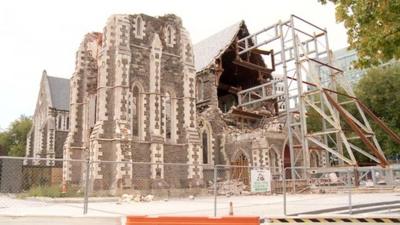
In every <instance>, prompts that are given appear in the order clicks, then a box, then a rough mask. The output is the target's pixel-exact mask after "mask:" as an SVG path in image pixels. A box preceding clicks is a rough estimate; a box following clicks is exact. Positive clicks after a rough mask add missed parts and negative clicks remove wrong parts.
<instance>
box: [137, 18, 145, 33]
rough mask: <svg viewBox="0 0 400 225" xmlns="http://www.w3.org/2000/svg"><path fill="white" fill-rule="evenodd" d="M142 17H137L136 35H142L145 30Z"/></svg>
mask: <svg viewBox="0 0 400 225" xmlns="http://www.w3.org/2000/svg"><path fill="white" fill-rule="evenodd" d="M142 23H143V20H142V17H140V16H138V17H137V19H136V35H137V36H139V37H140V36H142V33H143V30H142Z"/></svg>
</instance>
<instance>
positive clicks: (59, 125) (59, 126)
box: [57, 116, 62, 130]
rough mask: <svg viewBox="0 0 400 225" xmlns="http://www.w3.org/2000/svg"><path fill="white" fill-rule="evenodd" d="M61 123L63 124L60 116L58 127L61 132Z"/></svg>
mask: <svg viewBox="0 0 400 225" xmlns="http://www.w3.org/2000/svg"><path fill="white" fill-rule="evenodd" d="M61 122H62V118H61V116H58V123H57V125H58V129H59V130H61Z"/></svg>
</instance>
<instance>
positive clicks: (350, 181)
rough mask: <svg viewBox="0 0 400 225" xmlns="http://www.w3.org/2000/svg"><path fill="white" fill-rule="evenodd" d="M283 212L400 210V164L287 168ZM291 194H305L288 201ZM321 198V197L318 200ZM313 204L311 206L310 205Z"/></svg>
mask: <svg viewBox="0 0 400 225" xmlns="http://www.w3.org/2000/svg"><path fill="white" fill-rule="evenodd" d="M283 174H284V180H285V182H284V190H283V198H284V202H283V211H284V215H299V214H320V213H348V214H360V213H368V212H374V213H390V212H391V211H392V209H394V210H399V208H400V207H399V205H398V204H399V203H400V197H399V196H398V195H396V194H395V193H396V190H397V189H398V187H400V166H399V165H392V166H391V167H388V168H382V167H377V166H376V167H342V168H340V167H335V168H329V167H328V168H304V167H289V168H285V173H283ZM288 193H290V194H291V195H290V197H291V198H293V196H299V195H301V194H304V195H306V196H305V197H304V198H302V201H296V202H292V203H290V204H289V202H290V200H288V197H287V194H288ZM319 199H320V200H321V201H318V200H319ZM310 204H313V208H311V210H310V209H309V208H310V207H308V206H309V205H310Z"/></svg>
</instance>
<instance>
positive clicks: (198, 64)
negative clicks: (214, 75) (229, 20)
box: [193, 20, 245, 72]
mask: <svg viewBox="0 0 400 225" xmlns="http://www.w3.org/2000/svg"><path fill="white" fill-rule="evenodd" d="M243 25H245V23H244V20H240V21H239V22H237V23H235V24H232V25H230V26H228V27H226V28H224V29H222V30H220V31H219V32H216V33H214V34H213V35H211V36H209V37H208V38H205V39H203V40H201V41H200V42H198V43H196V44H195V45H193V50H194V55H195V68H196V71H197V72H198V71H201V70H203V69H205V68H207V67H208V66H210V64H211V63H212V62H213V61H214V59H215V58H217V57H218V56H219V55H220V54H221V53H223V52H224V51H225V50H226V48H228V47H229V45H230V44H231V43H232V42H233V40H234V37H236V35H237V34H238V33H239V30H240V27H242V26H243Z"/></svg>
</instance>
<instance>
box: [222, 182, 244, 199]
mask: <svg viewBox="0 0 400 225" xmlns="http://www.w3.org/2000/svg"><path fill="white" fill-rule="evenodd" d="M247 189H248V186H247V185H245V184H244V183H243V182H242V181H239V180H227V181H222V182H218V183H217V190H218V192H217V194H218V195H226V196H231V195H245V194H248V191H247Z"/></svg>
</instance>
